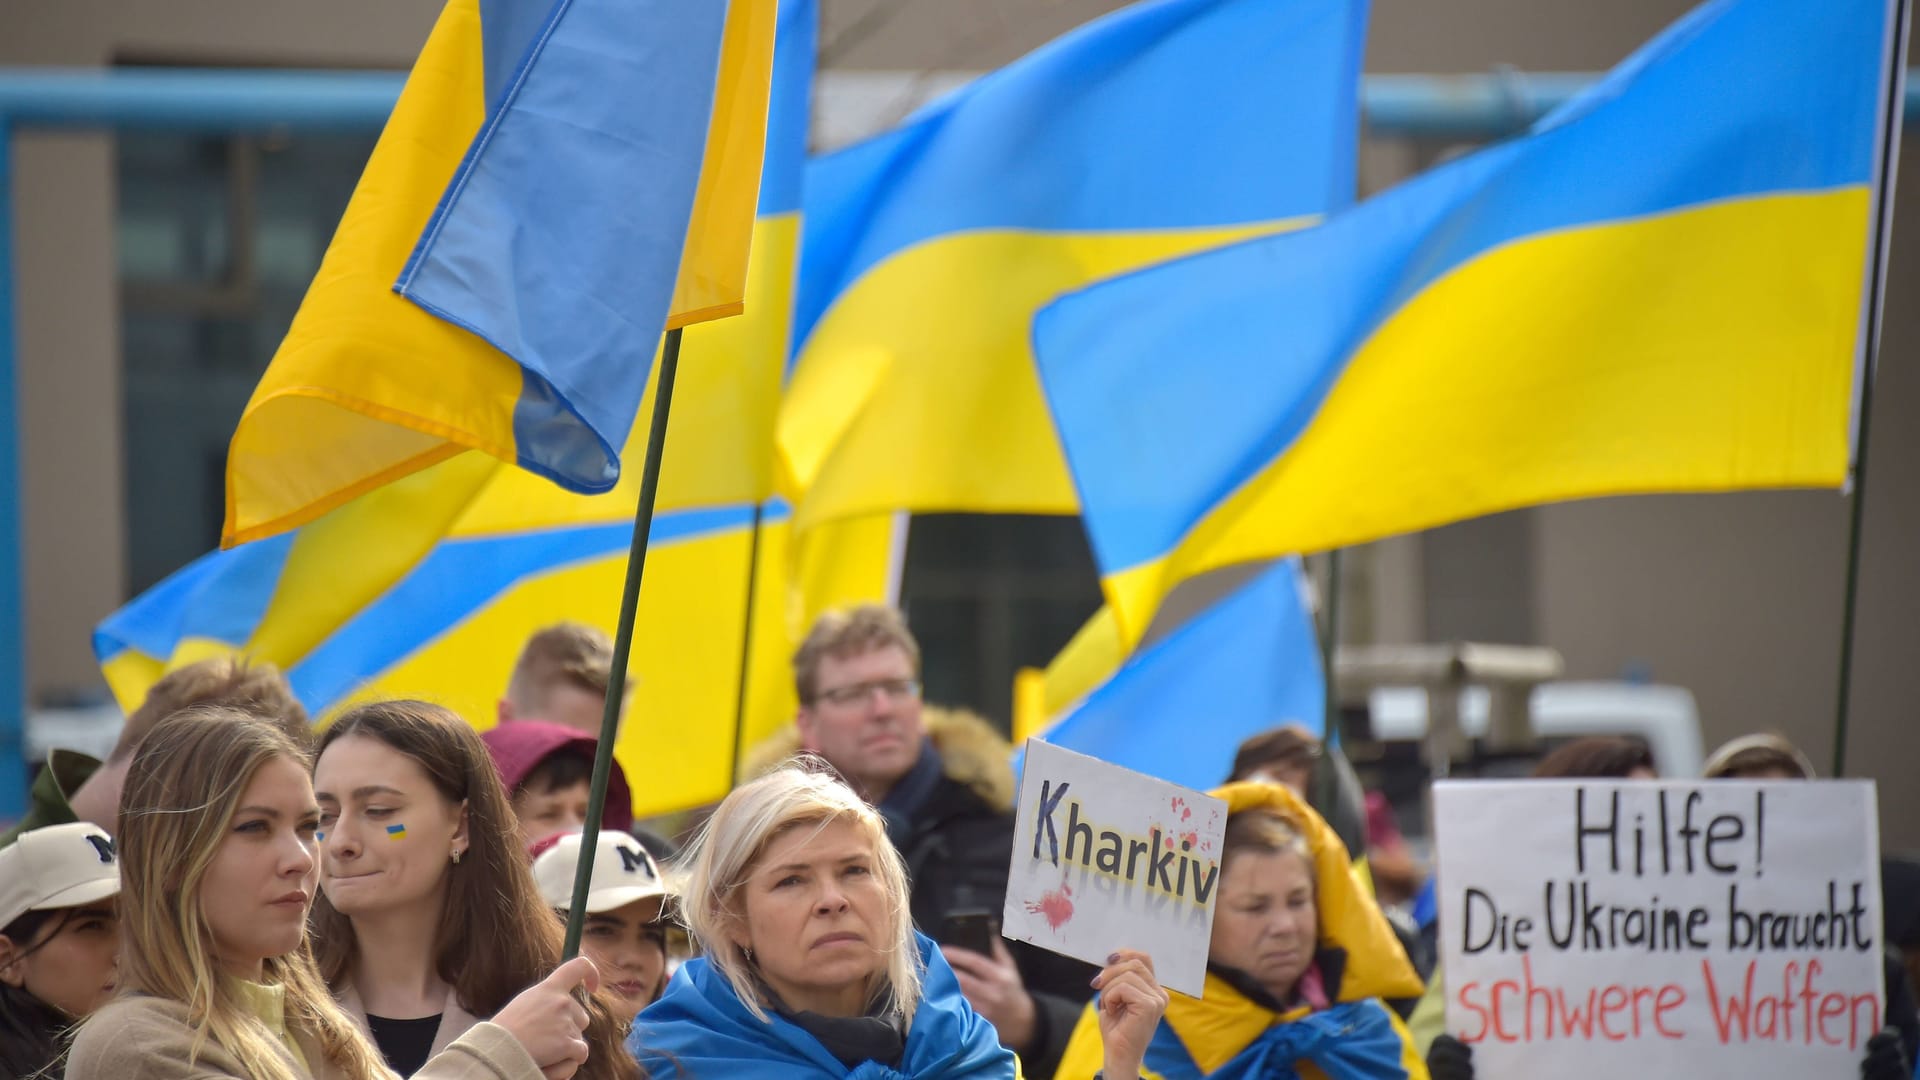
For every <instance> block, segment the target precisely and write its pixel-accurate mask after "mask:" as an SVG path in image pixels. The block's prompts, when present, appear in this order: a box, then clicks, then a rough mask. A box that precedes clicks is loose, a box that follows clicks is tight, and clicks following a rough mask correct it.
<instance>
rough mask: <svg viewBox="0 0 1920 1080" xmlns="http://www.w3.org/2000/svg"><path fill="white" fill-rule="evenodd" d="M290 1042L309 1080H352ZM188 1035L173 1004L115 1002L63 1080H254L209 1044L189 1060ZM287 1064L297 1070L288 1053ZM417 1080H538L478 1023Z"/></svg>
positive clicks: (136, 999) (522, 1056)
mask: <svg viewBox="0 0 1920 1080" xmlns="http://www.w3.org/2000/svg"><path fill="white" fill-rule="evenodd" d="M294 1041H295V1042H297V1043H299V1044H300V1052H301V1053H302V1054H304V1055H305V1056H306V1059H307V1061H308V1062H309V1063H310V1064H313V1065H315V1066H316V1068H315V1071H313V1072H311V1073H310V1074H309V1075H311V1076H312V1077H313V1080H349V1078H348V1077H347V1076H346V1075H345V1074H343V1073H341V1072H340V1071H339V1070H338V1069H334V1068H332V1067H330V1066H328V1065H327V1064H326V1057H325V1055H324V1054H322V1053H321V1051H320V1046H319V1044H318V1043H317V1042H315V1041H314V1040H313V1039H311V1038H309V1037H307V1036H306V1035H305V1034H304V1033H297V1034H296V1035H295V1036H294ZM192 1047H193V1029H192V1028H190V1027H188V1026H187V1008H186V1006H184V1005H181V1004H180V1003H178V1002H174V1001H166V1000H163V999H161V998H155V997H146V996H144V995H133V996H129V997H122V998H119V999H117V1000H115V1001H112V1002H110V1003H108V1004H107V1005H106V1007H105V1008H102V1009H101V1010H100V1011H99V1012H97V1013H94V1014H93V1015H92V1016H90V1017H88V1018H87V1022H86V1023H84V1024H82V1025H81V1026H80V1034H79V1037H78V1038H76V1039H75V1040H74V1042H73V1052H72V1053H71V1054H70V1055H69V1056H68V1058H67V1080H253V1078H252V1077H250V1076H248V1075H247V1074H246V1073H245V1072H243V1071H242V1070H241V1066H240V1063H239V1061H237V1060H235V1059H234V1057H233V1056H232V1055H230V1054H228V1053H227V1052H226V1051H224V1050H222V1049H221V1048H219V1047H218V1046H214V1045H212V1044H211V1043H205V1044H202V1046H201V1048H200V1055H199V1058H198V1060H194V1061H189V1060H188V1052H189V1051H190V1050H191V1049H192ZM287 1064H288V1065H289V1066H293V1067H294V1069H295V1071H296V1073H297V1072H299V1068H298V1066H297V1065H296V1064H295V1062H294V1061H293V1056H292V1055H291V1054H289V1055H287ZM414 1076H415V1077H417V1078H419V1080H540V1070H539V1068H538V1067H536V1066H535V1065H534V1063H533V1058H532V1057H530V1056H529V1055H528V1054H527V1051H526V1048H525V1047H522V1046H521V1045H520V1043H519V1041H518V1040H516V1039H515V1038H514V1037H513V1036H512V1035H510V1034H508V1033H507V1030H506V1029H505V1028H503V1027H499V1026H498V1025H495V1024H486V1023H483V1024H478V1025H476V1026H475V1027H474V1028H473V1029H472V1030H470V1031H468V1032H467V1033H466V1034H465V1035H462V1036H461V1037H459V1038H458V1039H455V1040H453V1044H452V1045H451V1046H449V1047H448V1048H447V1050H446V1052H444V1053H439V1054H436V1055H435V1056H434V1058H433V1059H432V1060H430V1061H428V1062H427V1065H426V1068H424V1069H421V1070H420V1071H419V1072H417V1073H415V1074H414Z"/></svg>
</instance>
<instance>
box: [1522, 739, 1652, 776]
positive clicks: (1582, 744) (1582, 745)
mask: <svg viewBox="0 0 1920 1080" xmlns="http://www.w3.org/2000/svg"><path fill="white" fill-rule="evenodd" d="M1635 769H1645V770H1647V771H1648V772H1653V771H1655V770H1654V767H1653V751H1651V750H1649V749H1647V744H1646V743H1643V742H1641V741H1640V740H1638V739H1620V738H1614V737H1613V736H1603V735H1596V736H1593V737H1591V738H1586V739H1575V740H1573V741H1572V742H1570V743H1568V744H1566V745H1565V746H1562V747H1561V748H1560V749H1558V750H1555V751H1554V752H1552V753H1550V754H1548V755H1547V756H1546V757H1544V758H1541V759H1540V764H1538V765H1535V766H1534V767H1533V775H1534V776H1535V777H1537V778H1540V779H1553V778H1558V777H1593V778H1595V779H1606V778H1612V779H1616V780H1624V779H1626V777H1627V774H1629V773H1631V772H1633V771H1634V770H1635Z"/></svg>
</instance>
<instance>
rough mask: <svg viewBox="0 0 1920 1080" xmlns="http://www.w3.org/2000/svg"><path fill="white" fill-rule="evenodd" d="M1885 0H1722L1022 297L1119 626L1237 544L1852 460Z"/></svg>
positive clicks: (1805, 482) (1220, 562)
mask: <svg viewBox="0 0 1920 1080" xmlns="http://www.w3.org/2000/svg"><path fill="white" fill-rule="evenodd" d="M1892 25H1893V23H1892V18H1891V10H1890V2H1889V0H1715V2H1713V3H1708V4H1706V5H1704V6H1702V7H1700V8H1698V9H1696V10H1695V11H1694V12H1692V13H1691V14H1689V15H1688V16H1687V17H1685V18H1684V19H1682V20H1681V21H1680V22H1678V23H1677V24H1675V25H1674V26H1673V27H1672V28H1670V29H1669V30H1668V31H1667V32H1666V33H1664V34H1663V35H1661V36H1660V37H1659V38H1658V39H1656V40H1655V41H1654V42H1652V43H1651V44H1649V45H1648V46H1646V47H1645V48H1644V49H1643V50H1641V51H1640V52H1639V53H1638V54H1637V55H1635V56H1634V57H1633V58H1631V59H1630V60H1628V61H1627V62H1626V63H1624V64H1623V65H1622V66H1621V67H1619V68H1618V69H1617V70H1615V71H1614V72H1612V73H1611V74H1610V75H1609V76H1608V77H1606V78H1605V79H1604V80H1602V81H1601V82H1600V83H1599V84H1597V85H1596V86H1594V87H1593V88H1592V89H1591V90H1589V91H1588V92H1586V93H1585V94H1583V95H1581V96H1580V97H1578V98H1577V99H1575V100H1573V101H1571V102H1569V103H1568V104H1567V105H1566V106H1565V107H1564V108H1562V109H1561V110H1559V111H1557V112H1556V113H1554V114H1552V115H1550V116H1548V117H1546V118H1545V119H1543V120H1542V121H1541V122H1540V123H1539V124H1538V125H1536V126H1535V128H1534V129H1533V130H1532V131H1531V132H1529V133H1528V134H1527V135H1526V136H1525V137H1523V138H1519V139H1516V140H1514V141H1511V142H1507V143H1503V144H1500V145H1497V146H1494V147H1491V148H1488V149H1485V150H1482V151H1480V152H1479V153H1477V154H1475V155H1473V156H1471V157H1468V158H1465V159H1462V160H1460V161H1456V162H1454V163H1452V164H1449V165H1447V166H1444V167H1442V168H1440V169H1437V170H1435V171H1433V172H1431V173H1428V174H1426V175H1424V176H1421V177H1417V178H1415V179H1413V180H1411V181H1409V182H1408V183H1406V184H1403V185H1401V186H1400V187H1398V188H1396V189H1394V190H1391V191H1388V192H1386V193H1383V194H1381V195H1380V196H1378V197H1376V198H1374V199H1372V200H1370V201H1369V202H1367V203H1366V204H1364V205H1361V206H1359V207H1357V208H1355V209H1353V210H1352V211H1350V212H1348V213H1346V214H1343V215H1341V216H1339V217H1337V218H1335V219H1334V220H1332V221H1330V222H1328V223H1327V224H1326V225H1324V226H1322V227H1320V228H1318V229H1314V230H1311V231H1307V232H1301V233H1297V234H1292V235H1287V236H1276V237H1271V238H1262V239H1257V240H1252V241H1248V242H1246V243H1243V244H1238V245H1234V246H1232V247H1229V248H1225V249H1222V250H1219V251H1215V252H1208V253H1204V254H1200V255H1197V256H1193V257H1191V258H1187V259H1183V260H1179V261H1176V262H1172V263H1169V264H1167V265H1165V266H1161V267H1155V268H1152V269H1148V270H1145V271H1142V272H1140V273H1137V274H1133V275H1130V276H1127V277H1125V278H1122V279H1119V280H1115V281H1112V282H1109V283H1105V284H1101V285H1098V286H1095V287H1093V288H1090V289H1087V290H1085V291H1083V292H1081V293H1079V294H1077V295H1073V296H1070V297H1067V298H1065V299H1063V300H1061V301H1059V302H1058V303H1056V304H1054V305H1053V306H1051V307H1050V308H1048V309H1047V310H1045V311H1043V312H1042V313H1041V314H1040V316H1039V317H1038V319H1037V320H1036V321H1035V324H1034V339H1035V342H1036V345H1035V348H1036V351H1037V353H1038V357H1039V363H1040V370H1041V373H1042V377H1043V379H1044V380H1045V383H1046V387H1047V393H1048V398H1049V402H1050V404H1051V406H1052V409H1053V415H1054V418H1055V420H1056V421H1057V422H1058V424H1059V429H1060V435H1061V439H1062V441H1063V443H1064V445H1065V447H1066V450H1067V455H1068V458H1069V460H1070V461H1071V462H1072V466H1073V474H1074V481H1075V483H1076V485H1077V486H1078V489H1079V492H1080V496H1081V499H1082V501H1083V504H1084V509H1083V512H1084V514H1085V517H1086V521H1087V526H1088V531H1089V533H1090V535H1091V538H1092V540H1093V546H1094V551H1095V555H1096V557H1097V558H1098V560H1099V563H1100V566H1101V571H1102V574H1103V575H1104V582H1105V586H1106V590H1107V594H1108V598H1109V602H1110V603H1111V604H1112V605H1113V607H1114V609H1115V613H1116V615H1117V617H1118V619H1119V622H1120V627H1121V632H1122V636H1123V638H1124V639H1125V640H1127V641H1129V642H1131V641H1134V640H1137V639H1138V637H1139V635H1140V633H1141V632H1142V631H1143V629H1144V628H1145V627H1146V626H1147V624H1148V622H1149V620H1150V619H1151V616H1152V613H1153V611H1154V609H1155V608H1156V606H1157V605H1158V604H1159V602H1160V599H1161V598H1162V597H1163V596H1164V595H1165V594H1166V592H1167V591H1168V590H1169V589H1171V588H1172V587H1173V586H1174V585H1175V584H1177V583H1178V582H1180V581H1182V580H1184V579H1185V578H1187V577H1190V576H1192V575H1194V574H1197V573H1200V572H1202V571H1205V570H1208V569H1211V568H1215V567H1219V566H1225V565H1229V564H1232V563H1236V562H1241V561H1246V560H1251V559H1259V558H1265V557H1270V556H1273V555H1277V554H1286V553H1295V552H1311V551H1316V550H1322V549H1327V548H1334V547H1339V546H1342V545H1346V544H1355V543H1361V542H1364V541H1368V540H1372V539H1375V538H1377V537H1382V536H1387V535H1391V534H1395V533H1402V532H1407V531H1411V530H1415V529H1422V528H1426V527H1428V526H1432V525H1438V524H1441V523H1443V522H1448V521H1455V520H1459V519H1461V518H1467V517H1472V516H1475V515H1479V514H1486V513H1492V512H1495V511H1500V510H1508V509H1512V508H1515V507H1522V506H1528V505H1533V504H1537V503H1543V502H1549V501H1554V500H1560V499H1575V498H1585V497H1591V496H1600V495H1617V494H1627V493H1635V492H1663V491H1720V490H1728V489H1737V488H1759V487H1836V486H1839V485H1840V484H1842V483H1843V482H1844V481H1845V479H1846V476H1847V470H1848V464H1849V448H1850V423H1851V417H1852V409H1853V402H1854V398H1855V385H1856V383H1855V379H1856V370H1857V366H1858V364H1859V363H1860V361H1861V358H1862V357H1863V355H1864V353H1863V349H1864V346H1865V344H1866V343H1865V342H1863V341H1862V340H1861V337H1862V332H1861V330H1862V326H1863V316H1864V314H1865V313H1866V311H1867V310H1868V309H1867V305H1868V304H1869V303H1871V302H1873V297H1871V296H1869V295H1868V291H1867V290H1866V288H1865V282H1866V280H1867V274H1866V271H1867V263H1868V246H1869V245H1868V241H1869V239H1870V234H1871V232H1872V229H1873V221H1874V216H1873V215H1874V207H1875V199H1876V195H1877V192H1876V190H1875V187H1876V183H1877V178H1878V176H1879V165H1880V158H1879V153H1880V148H1881V137H1880V133H1881V131H1882V130H1883V121H1884V119H1885V117H1886V113H1885V112H1884V111H1883V110H1885V109H1886V108H1887V107H1888V106H1887V102H1886V100H1885V93H1884V90H1885V88H1886V86H1887V85H1888V84H1889V81H1890V80H1889V73H1890V71H1891V65H1892V64H1893V62H1894V60H1893V57H1894V53H1895V48H1894V46H1895V44H1896V43H1895V42H1894V41H1892V39H1891V38H1892V36H1891V33H1890V31H1891V27H1892Z"/></svg>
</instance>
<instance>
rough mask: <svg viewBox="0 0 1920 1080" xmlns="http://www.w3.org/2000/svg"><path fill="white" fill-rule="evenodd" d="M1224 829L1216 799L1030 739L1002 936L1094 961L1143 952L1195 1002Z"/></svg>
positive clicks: (1168, 982) (1164, 980)
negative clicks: (1118, 953)
mask: <svg viewBox="0 0 1920 1080" xmlns="http://www.w3.org/2000/svg"><path fill="white" fill-rule="evenodd" d="M1226 830H1227V804H1226V803H1224V802H1221V801H1220V800H1219V799H1216V798H1213V797H1212V796H1210V795H1203V794H1201V793H1200V792H1198V791H1191V790H1189V789H1187V788H1183V787H1180V786H1178V785H1175V784H1169V783H1167V782H1166V781H1164V780H1156V779H1154V778H1153V777H1151V776H1147V775H1145V774H1142V773H1137V772H1134V771H1133V770H1131V769H1123V768H1121V767H1119V766H1118V765H1109V764H1107V763H1106V762H1104V761H1101V760H1099V759H1098V758H1090V757H1087V756H1086V755H1085V754H1076V753H1074V752H1073V751H1071V750H1062V749H1060V748H1059V747H1057V746H1053V745H1052V744H1050V743H1044V742H1041V741H1040V740H1038V739H1028V740H1027V747H1026V767H1025V771H1024V772H1023V773H1022V775H1021V780H1020V802H1019V805H1018V807H1017V808H1016V810H1015V814H1014V832H1013V869H1012V872H1011V874H1010V875H1009V878H1008V882H1007V909H1006V913H1005V915H1004V916H1003V918H1002V926H1003V927H1004V930H1003V931H1002V932H1003V933H1004V934H1005V935H1006V936H1007V937H1009V938H1012V939H1014V940H1015V941H1026V942H1031V943H1033V944H1035V945H1038V946H1040V947H1041V948H1043V949H1051V950H1052V951H1054V952H1057V953H1064V954H1065V955H1067V956H1071V957H1074V958H1075V959H1078V960H1085V961H1086V962H1088V963H1090V964H1093V965H1095V966H1105V964H1106V962H1107V956H1108V955H1109V954H1110V953H1112V952H1113V951H1114V950H1115V949H1121V948H1127V949H1138V950H1140V951H1141V952H1144V953H1146V954H1148V955H1149V956H1151V957H1153V970H1154V974H1155V976H1156V977H1158V978H1159V980H1160V983H1161V985H1163V986H1166V987H1168V988H1170V989H1173V990H1178V991H1180V992H1181V993H1183V994H1189V995H1192V996H1193V997H1199V996H1200V990H1201V987H1202V986H1203V985H1204V984H1205V982H1206V977H1207V943H1208V941H1209V940H1210V939H1211V938H1212V937H1213V905H1214V900H1215V898H1217V897H1218V896H1219V895H1220V844H1221V840H1222V838H1223V837H1224V836H1225V834H1226Z"/></svg>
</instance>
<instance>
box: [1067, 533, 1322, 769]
mask: <svg viewBox="0 0 1920 1080" xmlns="http://www.w3.org/2000/svg"><path fill="white" fill-rule="evenodd" d="M1305 587H1306V583H1305V580H1304V577H1303V575H1302V571H1301V568H1300V561H1299V560H1298V559H1282V560H1280V561H1278V562H1275V563H1274V564H1273V565H1272V566H1270V567H1268V568H1267V569H1266V570H1264V571H1262V572H1261V573H1260V574H1259V576H1257V577H1255V578H1254V579H1253V580H1252V581H1249V582H1248V583H1246V584H1245V585H1242V586H1241V587H1240V588H1239V589H1238V590H1237V591H1235V592H1233V593H1232V594H1230V595H1228V596H1227V597H1225V598H1224V599H1221V600H1219V601H1217V602H1215V603H1214V605H1213V606H1212V607H1210V608H1208V609H1206V610H1205V611H1202V612H1201V613H1200V614H1198V615H1195V616H1194V617H1193V619H1192V620H1190V621H1189V622H1187V623H1186V624H1185V625H1184V626H1182V627H1180V628H1179V629H1178V630H1175V631H1174V632H1173V633H1171V634H1169V635H1168V636H1167V637H1166V638H1165V639H1163V640H1161V641H1159V642H1157V643H1155V644H1154V645H1152V646H1151V647H1149V648H1147V649H1145V650H1143V651H1141V652H1139V653H1138V654H1136V655H1135V656H1134V657H1133V658H1132V659H1130V660H1128V661H1127V663H1126V664H1125V665H1123V666H1122V667H1121V668H1120V670H1119V671H1117V672H1115V673H1114V674H1113V677H1112V678H1111V679H1109V680H1107V681H1106V682H1105V683H1103V684H1101V685H1100V686H1099V687H1098V688H1097V689H1095V690H1094V691H1093V692H1092V693H1090V694H1088V695H1087V697H1086V699H1085V700H1084V701H1082V702H1081V703H1080V704H1079V705H1078V706H1076V707H1074V709H1073V710H1072V711H1071V712H1069V713H1068V714H1067V715H1066V716H1065V717H1064V718H1062V719H1061V720H1060V721H1059V722H1058V723H1055V724H1054V725H1053V726H1051V727H1049V728H1047V729H1046V730H1044V731H1042V732H1041V733H1040V734H1039V735H1038V738H1041V739H1045V740H1046V741H1047V742H1050V743H1052V744H1054V745H1055V746H1062V747H1065V748H1067V749H1069V750H1076V751H1078V752H1080V753H1082V754H1090V755H1092V756H1094V757H1097V758H1100V759H1101V760H1103V761H1109V762H1112V763H1113V764H1115V765H1122V766H1125V767H1126V768H1129V769H1133V770H1136V771H1138V772H1143V773H1146V774H1147V775H1149V776H1157V777H1159V778H1160V779H1162V780H1166V781H1168V782H1170V783H1175V784H1182V785H1184V786H1186V787H1190V788H1198V789H1199V790H1202V791H1205V790H1207V789H1209V788H1213V787H1216V786H1218V785H1219V784H1221V783H1222V782H1224V781H1225V780H1226V778H1227V773H1228V772H1229V771H1230V770H1231V767H1232V765H1233V754H1234V750H1235V749H1236V748H1238V747H1239V745H1240V743H1241V741H1243V740H1244V739H1246V738H1248V737H1249V736H1252V735H1256V734H1258V733H1260V732H1262V731H1266V730H1267V729H1269V728H1274V727H1278V726H1280V725H1282V724H1290V723H1295V724H1299V725H1300V726H1302V727H1304V728H1306V729H1307V730H1308V731H1311V732H1313V733H1314V734H1316V735H1318V734H1320V733H1321V731H1322V730H1323V729H1324V727H1325V726H1326V679H1325V676H1324V674H1323V672H1322V670H1321V666H1320V646H1319V639H1318V637H1317V636H1316V631H1315V629H1314V623H1313V615H1312V613H1311V611H1310V610H1309V609H1308V606H1307V604H1306V602H1305V600H1304V597H1303V592H1304V590H1305Z"/></svg>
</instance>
